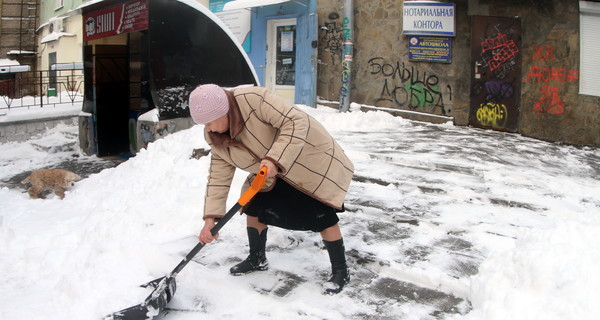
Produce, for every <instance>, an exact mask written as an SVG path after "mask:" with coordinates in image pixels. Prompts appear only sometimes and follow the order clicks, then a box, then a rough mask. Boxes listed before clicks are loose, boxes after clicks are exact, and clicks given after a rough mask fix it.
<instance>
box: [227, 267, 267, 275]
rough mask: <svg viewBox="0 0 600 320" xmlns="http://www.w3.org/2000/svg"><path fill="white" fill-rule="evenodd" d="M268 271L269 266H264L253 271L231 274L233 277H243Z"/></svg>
mask: <svg viewBox="0 0 600 320" xmlns="http://www.w3.org/2000/svg"><path fill="white" fill-rule="evenodd" d="M268 269H269V266H264V267H258V268H256V269H252V270H250V271H246V272H231V271H229V274H231V275H232V276H243V275H246V274H248V273H252V272H254V271H266V270H268Z"/></svg>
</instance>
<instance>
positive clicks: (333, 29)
mask: <svg viewBox="0 0 600 320" xmlns="http://www.w3.org/2000/svg"><path fill="white" fill-rule="evenodd" d="M320 39H321V43H322V48H323V49H325V50H328V51H334V52H339V51H341V50H342V45H343V43H344V39H343V32H342V29H340V28H339V27H338V24H337V22H335V21H334V22H325V24H324V25H323V26H322V27H321V36H320Z"/></svg>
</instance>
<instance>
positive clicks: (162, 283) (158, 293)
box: [104, 277, 177, 320]
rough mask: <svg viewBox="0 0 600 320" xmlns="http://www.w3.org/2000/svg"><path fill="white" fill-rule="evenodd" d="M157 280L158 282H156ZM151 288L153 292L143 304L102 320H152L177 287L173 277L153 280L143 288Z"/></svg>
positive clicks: (162, 308) (163, 307) (165, 304)
mask: <svg viewBox="0 0 600 320" xmlns="http://www.w3.org/2000/svg"><path fill="white" fill-rule="evenodd" d="M157 280H159V281H157ZM148 286H152V287H154V291H152V293H150V295H148V297H147V298H146V300H144V302H143V303H140V304H138V305H135V306H133V307H129V308H127V309H123V310H121V311H117V312H115V313H113V314H111V315H109V316H108V317H106V318H105V319H104V320H150V319H154V317H156V316H157V315H158V314H159V313H160V312H161V311H162V310H164V309H165V307H166V306H167V304H168V303H169V301H171V299H172V298H173V295H175V290H177V285H176V283H175V278H174V277H163V278H159V279H156V280H153V281H151V282H149V283H147V284H146V285H144V287H148Z"/></svg>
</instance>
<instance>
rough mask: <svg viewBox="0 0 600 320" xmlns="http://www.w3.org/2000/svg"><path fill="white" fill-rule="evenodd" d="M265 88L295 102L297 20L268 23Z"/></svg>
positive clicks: (279, 20)
mask: <svg viewBox="0 0 600 320" xmlns="http://www.w3.org/2000/svg"><path fill="white" fill-rule="evenodd" d="M266 57H267V68H266V74H265V86H266V87H267V88H268V89H270V90H272V91H274V92H276V93H277V94H279V95H280V96H282V97H284V98H286V99H287V100H289V101H292V102H293V101H294V94H295V85H296V18H289V19H275V20H269V21H267V53H266Z"/></svg>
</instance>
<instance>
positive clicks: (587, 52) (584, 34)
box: [579, 1, 600, 97]
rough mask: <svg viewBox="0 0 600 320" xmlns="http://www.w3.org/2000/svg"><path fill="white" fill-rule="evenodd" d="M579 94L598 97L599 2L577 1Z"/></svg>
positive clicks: (599, 66) (599, 54) (599, 55)
mask: <svg viewBox="0 0 600 320" xmlns="http://www.w3.org/2000/svg"><path fill="white" fill-rule="evenodd" d="M579 21H580V24H579V28H580V30H579V32H580V41H579V43H580V53H579V64H580V70H579V94H586V95H592V96H598V97H600V72H599V71H600V59H599V58H598V57H600V32H598V30H600V2H591V1H579Z"/></svg>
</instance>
